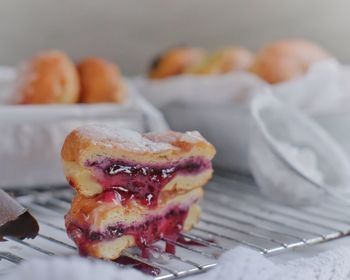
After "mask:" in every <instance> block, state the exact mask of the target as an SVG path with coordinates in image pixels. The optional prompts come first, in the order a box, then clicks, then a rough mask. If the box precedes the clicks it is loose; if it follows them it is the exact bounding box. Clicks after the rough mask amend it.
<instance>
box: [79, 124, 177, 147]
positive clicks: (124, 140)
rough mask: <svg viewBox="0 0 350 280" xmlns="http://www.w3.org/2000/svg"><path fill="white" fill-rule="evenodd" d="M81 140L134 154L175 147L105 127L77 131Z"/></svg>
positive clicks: (89, 126) (129, 132) (90, 126)
mask: <svg viewBox="0 0 350 280" xmlns="http://www.w3.org/2000/svg"><path fill="white" fill-rule="evenodd" d="M77 131H78V133H79V134H80V136H81V137H83V138H88V139H90V141H91V142H92V143H93V144H95V145H97V144H98V145H104V146H105V147H108V148H113V147H115V146H119V147H122V148H124V149H127V150H133V151H135V152H141V153H142V152H162V151H165V150H169V149H176V147H174V146H172V145H170V144H169V143H164V142H155V141H152V140H150V139H148V138H145V137H144V136H143V135H142V134H140V133H138V132H136V131H132V130H128V129H121V128H114V127H111V126H105V125H88V126H83V127H80V128H78V129H77Z"/></svg>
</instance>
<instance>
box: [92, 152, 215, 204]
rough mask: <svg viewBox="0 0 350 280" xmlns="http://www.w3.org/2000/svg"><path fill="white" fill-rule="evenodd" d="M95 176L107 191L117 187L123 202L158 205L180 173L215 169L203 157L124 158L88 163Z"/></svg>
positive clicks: (185, 173) (188, 173) (186, 173)
mask: <svg viewBox="0 0 350 280" xmlns="http://www.w3.org/2000/svg"><path fill="white" fill-rule="evenodd" d="M87 166H89V167H92V170H93V175H94V177H95V178H96V180H97V181H98V182H99V183H100V184H101V185H102V186H103V188H104V189H105V190H108V189H113V190H114V191H115V192H117V195H118V197H119V198H120V201H121V202H122V203H123V202H126V201H128V200H130V199H134V198H135V199H137V200H138V201H139V202H140V203H141V204H143V205H147V206H150V207H152V206H153V207H154V206H156V205H157V201H158V196H159V193H160V192H161V190H162V189H163V188H164V186H165V185H166V184H167V183H169V182H170V181H171V180H172V178H174V177H175V176H176V175H177V174H182V175H193V174H198V173H200V172H202V171H205V170H208V169H211V162H210V160H207V159H205V158H203V157H191V158H188V159H186V160H183V161H179V162H173V163H171V164H168V165H163V166H159V165H147V166H146V165H141V164H137V163H130V162H126V161H122V160H112V159H107V158H104V159H103V160H99V161H93V162H87Z"/></svg>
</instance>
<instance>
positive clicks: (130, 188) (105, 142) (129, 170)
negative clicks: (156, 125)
mask: <svg viewBox="0 0 350 280" xmlns="http://www.w3.org/2000/svg"><path fill="white" fill-rule="evenodd" d="M214 154H215V148H214V147H213V145H211V144H210V143H208V142H207V141H206V140H205V139H204V138H203V137H202V136H201V135H200V134H199V133H198V132H186V133H179V132H173V131H170V132H165V133H147V134H140V133H138V132H134V131H130V130H124V129H115V128H111V127H108V126H101V125H100V126H97V125H89V126H85V127H81V128H78V129H76V130H74V131H72V132H71V133H70V134H69V135H68V136H67V138H66V140H65V143H64V145H63V148H62V153H61V156H62V161H63V166H64V172H65V175H66V177H67V179H68V181H69V182H70V184H71V185H72V186H73V187H74V188H75V189H76V190H77V193H78V194H77V195H76V197H75V198H74V200H73V203H72V208H71V210H70V211H69V212H68V214H67V215H66V218H65V221H66V228H67V232H68V234H69V236H70V237H71V238H72V239H73V240H74V242H75V243H76V244H77V246H78V248H79V250H80V253H81V254H83V255H91V256H95V257H99V258H104V259H114V258H117V257H118V256H119V255H120V253H121V252H122V251H123V250H124V249H126V248H128V247H131V246H137V247H139V248H140V249H144V248H146V247H147V245H150V244H152V243H153V242H154V241H157V240H159V239H161V238H163V237H168V238H173V239H174V238H175V237H176V236H177V234H178V233H179V232H180V231H182V230H189V229H190V228H191V227H192V226H193V225H194V224H195V223H196V222H197V221H198V219H199V214H200V208H199V206H198V200H199V199H200V198H201V197H202V194H203V190H202V187H203V185H204V184H205V183H206V182H207V181H208V180H209V179H210V178H211V176H212V172H213V170H212V165H211V160H212V158H213V157H214Z"/></svg>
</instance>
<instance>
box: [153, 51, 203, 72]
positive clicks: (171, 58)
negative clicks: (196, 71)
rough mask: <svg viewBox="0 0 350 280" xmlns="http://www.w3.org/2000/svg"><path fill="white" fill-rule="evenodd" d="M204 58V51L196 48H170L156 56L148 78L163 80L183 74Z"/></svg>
mask: <svg viewBox="0 0 350 280" xmlns="http://www.w3.org/2000/svg"><path fill="white" fill-rule="evenodd" d="M203 57H204V51H203V50H201V49H197V48H185V47H182V48H171V49H169V50H167V51H165V52H164V53H162V54H160V55H159V56H157V57H156V58H155V59H154V60H153V62H152V64H151V67H150V70H149V73H148V77H149V78H151V79H164V78H169V77H172V76H177V75H181V74H184V73H185V72H186V71H187V69H188V68H189V67H191V66H192V65H194V64H196V63H198V62H199V61H201V60H202V58H203Z"/></svg>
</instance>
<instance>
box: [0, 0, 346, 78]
mask: <svg viewBox="0 0 350 280" xmlns="http://www.w3.org/2000/svg"><path fill="white" fill-rule="evenodd" d="M0 5H1V6H0V42H1V43H0V46H1V47H0V64H15V63H17V62H18V61H19V60H20V59H22V58H25V57H27V56H29V55H31V54H32V53H33V52H36V51H37V50H40V49H45V48H53V47H55V48H60V49H64V50H66V51H67V52H68V53H69V54H70V55H72V56H73V57H74V58H80V57H83V56H86V55H92V54H94V55H101V56H104V57H106V58H109V59H112V60H114V61H116V62H118V64H120V66H121V68H122V69H123V71H124V72H125V73H128V74H136V73H141V72H142V71H143V70H144V69H145V67H146V66H147V64H148V62H149V60H150V58H151V57H152V56H153V55H154V54H155V53H157V51H158V50H160V49H163V48H165V47H167V46H171V45H174V44H179V43H185V44H193V45H199V46H204V47H215V46H219V45H227V44H231V43H236V44H241V45H244V46H247V47H249V48H251V49H253V50H254V49H257V48H259V47H260V46H261V45H263V44H265V43H266V42H268V41H271V40H274V39H278V38H283V37H288V36H289V37H306V38H309V39H312V40H315V41H317V42H319V43H320V44H322V45H323V46H324V47H325V48H327V49H329V50H330V51H331V52H333V53H335V54H336V55H337V56H338V57H339V58H341V59H342V60H343V61H350V52H349V47H348V46H349V44H350V36H349V26H350V16H349V10H350V2H349V1H348V0H333V1H324V0H307V1H305V0H173V1H169V0H71V1H68V0H55V1H54V0H1V1H0Z"/></svg>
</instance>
